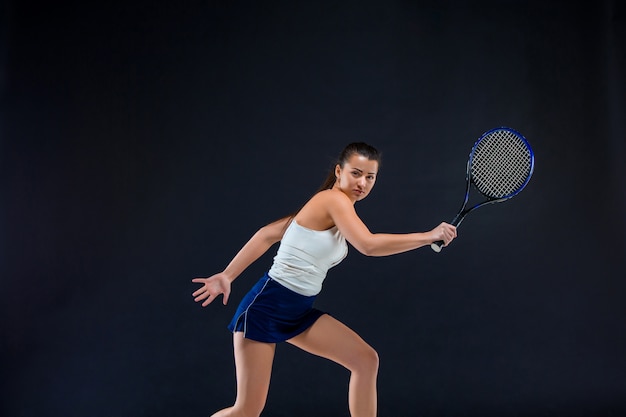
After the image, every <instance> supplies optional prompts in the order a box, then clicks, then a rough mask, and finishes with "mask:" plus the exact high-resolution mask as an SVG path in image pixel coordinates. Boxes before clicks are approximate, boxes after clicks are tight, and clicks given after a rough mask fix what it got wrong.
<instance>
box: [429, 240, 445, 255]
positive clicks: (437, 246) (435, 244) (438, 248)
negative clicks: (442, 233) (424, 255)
mask: <svg viewBox="0 0 626 417" xmlns="http://www.w3.org/2000/svg"><path fill="white" fill-rule="evenodd" d="M430 248H431V249H432V250H434V251H435V252H437V253H439V252H441V248H443V240H440V241H438V242H433V243H431V244H430Z"/></svg>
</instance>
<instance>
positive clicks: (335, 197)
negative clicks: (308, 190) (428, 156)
mask: <svg viewBox="0 0 626 417" xmlns="http://www.w3.org/2000/svg"><path fill="white" fill-rule="evenodd" d="M313 199H317V200H320V201H323V202H326V203H334V202H336V203H338V204H345V203H348V204H352V202H351V201H350V199H349V198H348V196H347V195H345V194H344V193H343V192H341V191H339V190H333V189H330V190H323V191H320V192H319V193H317V194H315V195H314V196H313Z"/></svg>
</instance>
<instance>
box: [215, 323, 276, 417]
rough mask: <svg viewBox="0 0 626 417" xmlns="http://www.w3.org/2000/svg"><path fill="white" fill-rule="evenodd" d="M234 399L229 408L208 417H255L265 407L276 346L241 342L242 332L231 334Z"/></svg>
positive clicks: (247, 340) (251, 341) (250, 341)
mask: <svg viewBox="0 0 626 417" xmlns="http://www.w3.org/2000/svg"><path fill="white" fill-rule="evenodd" d="M233 346H234V350H235V367H236V375H237V399H236V400H235V404H234V405H233V406H232V407H229V408H225V409H223V410H221V411H218V412H217V413H215V414H213V415H212V416H211V417H258V416H260V415H261V411H263V408H264V407H265V400H266V399H267V392H268V391H269V387H270V378H271V376H272V364H273V362H274V352H275V351H276V344H274V343H262V342H256V341H254V340H250V339H245V338H244V337H243V333H242V332H235V333H234V334H233Z"/></svg>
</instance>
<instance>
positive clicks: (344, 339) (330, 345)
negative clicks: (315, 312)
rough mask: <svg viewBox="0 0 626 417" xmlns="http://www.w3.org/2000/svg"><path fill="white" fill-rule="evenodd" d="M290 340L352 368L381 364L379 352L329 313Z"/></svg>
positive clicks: (293, 343) (298, 345)
mask: <svg viewBox="0 0 626 417" xmlns="http://www.w3.org/2000/svg"><path fill="white" fill-rule="evenodd" d="M287 342H288V343H291V344H292V345H294V346H297V347H299V348H301V349H302V350H305V351H307V352H309V353H312V354H314V355H317V356H321V357H323V358H326V359H330V360H332V361H334V362H336V363H338V364H340V365H343V366H344V367H346V368H348V369H350V370H355V369H357V368H359V367H362V366H363V365H364V364H366V365H370V366H371V365H374V367H376V366H377V364H378V355H377V353H376V351H375V350H374V349H373V348H372V347H371V346H370V345H368V344H367V343H366V342H365V341H364V340H363V339H362V338H361V336H359V335H358V334H357V333H356V332H355V331H354V330H352V329H350V328H349V327H348V326H346V325H345V324H343V323H342V322H340V321H339V320H337V319H335V318H334V317H331V316H329V315H328V314H324V315H323V316H321V317H320V318H319V319H318V320H317V321H316V322H315V323H314V324H313V325H312V326H311V327H309V328H308V329H307V330H306V331H304V332H303V333H301V334H299V335H298V336H296V337H294V338H292V339H289V340H287Z"/></svg>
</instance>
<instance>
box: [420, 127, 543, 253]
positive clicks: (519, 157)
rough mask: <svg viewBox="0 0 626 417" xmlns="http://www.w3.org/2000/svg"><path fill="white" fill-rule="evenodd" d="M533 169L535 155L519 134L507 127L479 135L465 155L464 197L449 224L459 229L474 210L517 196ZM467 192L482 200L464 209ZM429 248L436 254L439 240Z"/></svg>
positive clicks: (440, 242)
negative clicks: (482, 198)
mask: <svg viewBox="0 0 626 417" xmlns="http://www.w3.org/2000/svg"><path fill="white" fill-rule="evenodd" d="M534 167H535V155H534V154H533V151H532V149H531V147H530V144H529V143H528V141H527V140H526V138H524V136H522V134H521V133H519V132H517V131H515V130H513V129H510V128H508V127H498V128H496V129H491V130H489V131H487V132H485V133H483V135H482V136H481V137H480V138H479V139H478V140H477V141H476V143H475V144H474V147H472V151H471V152H470V154H469V159H468V161H467V173H466V176H465V179H466V186H465V198H464V200H463V204H462V205H461V208H460V209H459V211H458V213H457V215H456V217H455V218H454V219H453V220H452V222H450V224H452V225H453V226H456V227H459V225H460V224H461V222H462V221H463V219H464V218H465V216H467V215H468V214H469V213H471V212H472V211H474V210H476V209H477V208H479V207H483V206H485V205H487V204H493V203H501V202H503V201H506V200H508V199H510V198H512V197H514V196H516V195H517V194H519V192H520V191H522V190H523V189H524V187H526V184H528V181H530V177H531V176H532V174H533V170H534ZM472 185H473V186H474V187H473V188H472ZM471 189H476V190H478V191H479V192H480V194H482V195H483V196H484V197H485V199H484V200H482V201H481V202H479V203H478V204H475V205H473V206H471V207H469V208H466V206H467V203H468V201H469V197H470V190H471ZM430 246H431V248H432V249H433V250H434V251H435V252H440V251H441V248H442V247H443V241H439V242H434V243H432V244H431V245H430Z"/></svg>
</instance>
